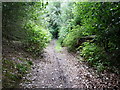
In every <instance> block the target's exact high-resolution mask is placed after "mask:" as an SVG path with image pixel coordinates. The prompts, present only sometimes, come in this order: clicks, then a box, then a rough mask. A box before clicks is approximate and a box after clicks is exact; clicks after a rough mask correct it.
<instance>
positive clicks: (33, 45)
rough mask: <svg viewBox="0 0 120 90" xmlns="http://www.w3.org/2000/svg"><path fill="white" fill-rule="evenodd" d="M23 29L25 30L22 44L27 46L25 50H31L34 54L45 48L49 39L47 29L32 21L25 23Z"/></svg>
mask: <svg viewBox="0 0 120 90" xmlns="http://www.w3.org/2000/svg"><path fill="white" fill-rule="evenodd" d="M24 30H25V32H26V38H25V39H24V41H23V43H24V46H25V47H26V48H27V51H30V52H33V53H34V54H36V55H37V54H39V52H40V51H42V50H43V48H45V46H46V45H47V43H48V42H49V41H50V39H51V38H50V37H51V35H50V33H49V32H48V30H45V29H44V28H43V27H42V26H40V25H37V24H35V23H34V22H33V21H29V22H28V23H26V24H25V26H24Z"/></svg>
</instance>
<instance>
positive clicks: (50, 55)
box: [20, 40, 119, 89]
mask: <svg viewBox="0 0 120 90" xmlns="http://www.w3.org/2000/svg"><path fill="white" fill-rule="evenodd" d="M55 45H56V40H53V41H52V42H51V43H50V44H49V46H48V47H47V48H46V49H45V53H44V54H43V56H44V57H43V59H41V60H35V61H34V65H33V66H32V70H31V71H30V73H29V74H27V75H26V77H24V79H23V80H22V83H20V87H24V88H91V89H92V88H101V87H107V88H109V87H112V88H113V87H115V88H118V86H116V84H117V83H118V84H117V85H119V82H116V81H112V80H113V79H114V77H116V76H115V74H110V75H113V76H114V77H113V78H109V77H107V75H104V74H103V76H101V77H100V76H99V75H97V74H96V73H95V72H94V70H92V69H90V68H89V67H88V66H87V65H86V64H84V63H83V62H80V61H79V62H78V59H77V58H76V57H75V56H74V55H72V54H70V53H68V52H67V50H66V49H65V48H63V49H62V50H61V51H60V52H57V51H56V50H55ZM101 78H102V79H101ZM103 78H104V79H103ZM111 81H112V82H111ZM114 84H115V85H114Z"/></svg>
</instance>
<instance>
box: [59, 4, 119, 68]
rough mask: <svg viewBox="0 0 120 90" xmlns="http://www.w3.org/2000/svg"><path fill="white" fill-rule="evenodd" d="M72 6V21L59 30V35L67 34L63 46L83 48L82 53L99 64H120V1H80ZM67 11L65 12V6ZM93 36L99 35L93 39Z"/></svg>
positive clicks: (88, 59)
mask: <svg viewBox="0 0 120 90" xmlns="http://www.w3.org/2000/svg"><path fill="white" fill-rule="evenodd" d="M72 7H73V8H72V14H73V17H72V18H68V17H66V18H67V21H69V23H68V22H67V24H65V25H66V26H65V27H66V28H65V29H64V25H63V26H62V25H61V29H60V31H59V33H60V34H59V37H63V38H62V39H61V38H60V39H61V40H62V41H61V42H63V45H64V46H67V47H68V49H69V50H79V48H81V47H82V48H81V49H80V51H81V55H82V56H84V57H85V58H86V60H87V61H88V62H89V63H91V64H92V65H96V66H97V67H99V66H101V67H104V66H107V65H108V63H109V65H110V66H112V65H113V66H116V67H119V66H120V62H119V57H120V54H119V52H120V47H119V46H120V39H119V34H118V33H119V32H120V30H119V28H120V22H119V20H120V17H119V13H120V12H119V7H120V4H119V3H118V2H76V3H74V4H72ZM63 10H64V12H65V9H63ZM68 11H70V10H68ZM68 11H67V12H68ZM61 14H62V13H61ZM67 14H69V12H68V13H67ZM61 16H62V15H61ZM63 18H65V17H63ZM64 32H65V33H64ZM90 36H95V37H93V39H90V38H89V37H90ZM85 37H87V38H85ZM84 42H85V43H84ZM86 42H87V43H86ZM82 43H83V44H82ZM106 63H107V64H106Z"/></svg>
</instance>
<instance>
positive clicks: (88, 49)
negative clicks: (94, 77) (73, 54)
mask: <svg viewBox="0 0 120 90" xmlns="http://www.w3.org/2000/svg"><path fill="white" fill-rule="evenodd" d="M81 56H83V57H84V58H85V59H86V60H87V61H88V62H89V63H90V65H92V66H95V67H97V69H98V70H100V71H101V70H104V65H103V64H105V65H107V64H108V63H103V61H106V60H107V55H106V53H105V51H104V49H103V48H101V47H99V46H97V45H96V44H95V43H90V42H84V43H83V45H82V48H81ZM99 67H100V68H99Z"/></svg>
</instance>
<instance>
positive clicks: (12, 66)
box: [2, 57, 32, 88]
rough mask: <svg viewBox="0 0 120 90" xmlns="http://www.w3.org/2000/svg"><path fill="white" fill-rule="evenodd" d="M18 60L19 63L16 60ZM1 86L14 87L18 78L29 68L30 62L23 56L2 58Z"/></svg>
mask: <svg viewBox="0 0 120 90" xmlns="http://www.w3.org/2000/svg"><path fill="white" fill-rule="evenodd" d="M17 59H18V60H19V63H18V61H17ZM2 64H3V65H2V69H3V70H2V71H3V72H2V74H3V76H2V78H3V81H2V82H3V87H4V88H6V86H7V87H8V88H14V87H15V86H16V85H17V83H16V82H19V80H20V79H21V78H22V77H23V76H24V75H25V74H26V73H27V72H28V71H29V70H30V66H31V65H32V62H31V61H29V60H26V59H25V58H21V57H16V60H15V61H13V60H11V59H6V58H3V59H2Z"/></svg>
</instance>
